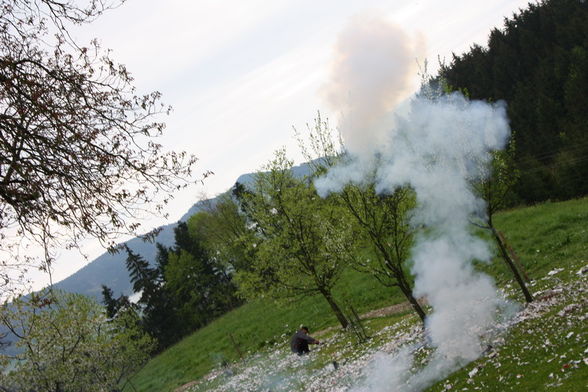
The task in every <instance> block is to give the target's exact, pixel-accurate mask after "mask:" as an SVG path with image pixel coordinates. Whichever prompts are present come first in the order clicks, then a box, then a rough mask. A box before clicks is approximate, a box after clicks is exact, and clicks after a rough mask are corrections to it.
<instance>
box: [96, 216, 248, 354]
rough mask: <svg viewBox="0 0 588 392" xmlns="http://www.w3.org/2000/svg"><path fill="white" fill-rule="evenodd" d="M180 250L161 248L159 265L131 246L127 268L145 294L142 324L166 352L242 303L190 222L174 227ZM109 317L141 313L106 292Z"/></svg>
mask: <svg viewBox="0 0 588 392" xmlns="http://www.w3.org/2000/svg"><path fill="white" fill-rule="evenodd" d="M174 234H175V246H174V247H173V248H172V249H168V248H166V247H165V246H163V245H161V244H157V245H156V246H157V255H156V265H155V267H151V266H150V265H149V263H148V262H147V261H146V260H145V259H143V257H141V256H140V255H138V254H137V253H135V252H133V251H132V250H131V249H130V248H128V247H125V248H124V249H125V251H126V253H127V260H126V266H127V269H128V271H129V275H130V279H131V283H132V285H133V290H134V291H135V292H136V293H141V297H140V298H139V300H138V305H139V307H140V309H141V314H142V320H141V324H142V326H143V328H144V329H145V331H146V332H148V333H149V334H150V335H151V336H153V337H155V338H156V339H157V341H158V343H159V349H160V350H161V349H164V348H166V347H168V346H170V345H171V344H173V343H175V342H176V341H177V340H179V339H180V338H182V337H183V336H185V335H186V334H188V333H191V332H193V331H194V330H196V329H198V328H201V327H203V326H204V325H206V324H208V323H209V322H210V321H212V320H213V319H214V318H216V317H218V316H220V315H222V314H224V313H225V312H227V311H228V310H230V309H232V308H234V307H235V306H237V305H239V304H240V303H241V302H240V301H239V300H238V299H237V298H236V296H235V294H234V293H235V291H236V288H235V286H234V284H233V283H232V280H231V276H230V275H229V274H227V273H226V270H225V269H224V268H223V267H222V266H221V265H219V264H218V263H217V262H216V261H215V260H214V259H213V258H211V257H210V256H209V254H208V253H209V252H208V251H207V250H206V249H205V248H204V246H203V245H202V241H201V240H200V239H199V238H198V237H197V236H195V235H194V234H193V233H191V232H190V230H189V228H188V225H187V224H186V223H184V222H180V223H178V226H177V227H176V228H175V229H174ZM102 294H103V297H104V303H105V305H106V307H107V312H108V315H109V317H113V316H114V315H116V314H117V312H118V311H119V310H120V309H122V308H125V309H131V310H133V311H136V310H137V309H136V306H134V305H132V304H131V303H130V302H129V300H128V298H127V297H124V296H121V297H119V298H118V299H115V298H114V297H113V293H112V290H111V289H109V288H108V287H106V286H103V288H102Z"/></svg>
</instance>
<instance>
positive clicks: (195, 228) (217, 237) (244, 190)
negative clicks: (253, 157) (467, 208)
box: [107, 116, 533, 331]
mask: <svg viewBox="0 0 588 392" xmlns="http://www.w3.org/2000/svg"><path fill="white" fill-rule="evenodd" d="M307 136H308V137H306V138H303V137H300V138H299V139H300V146H301V148H302V152H303V154H304V156H305V157H306V158H307V160H308V163H307V168H308V170H306V173H305V175H296V172H295V170H293V162H292V161H291V160H289V159H288V158H287V156H286V152H285V151H284V150H278V151H277V152H276V154H275V157H274V158H273V159H272V160H271V161H270V162H269V163H268V164H267V165H266V166H265V167H264V168H263V170H262V171H260V172H259V173H256V174H255V175H254V177H253V181H252V182H251V183H248V184H240V183H237V184H236V185H235V187H234V188H233V189H232V192H231V193H227V194H224V195H222V196H220V197H219V198H218V199H217V200H216V202H215V203H214V204H210V205H209V206H208V208H206V209H205V210H203V211H201V212H199V213H198V214H196V215H194V216H193V217H192V218H190V219H189V220H188V222H187V224H180V225H179V226H178V229H176V247H175V248H174V249H172V250H169V252H168V258H166V260H168V261H166V263H168V264H167V265H166V266H164V267H161V262H158V265H159V267H157V268H154V269H153V271H155V270H157V269H161V270H163V271H170V266H171V265H173V264H174V263H176V264H177V265H178V268H179V266H180V265H181V266H182V267H181V268H180V269H179V271H181V272H180V273H179V274H178V276H180V279H178V280H177V281H166V279H169V278H170V277H171V275H170V274H168V273H167V272H164V273H163V275H159V276H164V279H160V280H159V283H158V285H157V287H158V288H165V287H174V290H175V292H176V293H185V294H184V295H183V296H179V297H178V298H183V300H182V303H183V304H185V308H184V309H185V311H183V310H180V309H175V308H174V307H173V306H171V305H169V304H168V305H166V309H168V310H169V311H171V312H175V313H174V315H170V316H166V319H167V320H168V324H170V325H173V323H171V322H169V320H173V319H174V317H178V319H181V320H185V321H188V320H190V317H199V316H197V315H198V314H203V315H204V316H205V318H204V320H205V321H206V322H208V321H210V320H211V318H206V316H216V315H218V314H220V313H216V314H215V313H213V312H212V311H211V310H210V308H206V307H202V306H204V305H205V304H206V299H207V298H211V299H212V298H216V299H217V300H218V301H217V302H216V304H218V305H219V308H217V309H219V310H220V311H221V312H222V311H225V310H228V309H230V308H231V306H232V305H234V304H235V302H226V303H225V304H226V305H228V306H225V307H222V306H220V305H222V304H223V301H222V300H220V299H219V297H216V296H215V295H214V294H213V293H214V292H215V288H217V287H223V290H225V291H224V292H229V291H226V290H227V286H222V285H223V282H230V287H231V288H232V289H236V290H237V294H238V295H239V296H240V297H241V298H243V299H249V300H251V299H256V298H260V297H270V298H275V299H279V298H296V297H298V296H307V295H320V296H322V297H323V298H324V299H325V301H326V303H327V304H328V305H329V307H330V309H331V310H332V312H333V314H334V315H335V317H336V318H337V320H338V321H339V323H340V324H341V326H342V327H343V328H346V327H347V326H348V325H349V320H348V318H347V316H346V314H345V310H344V309H343V308H342V306H341V304H340V300H339V299H337V298H335V295H334V288H335V286H336V285H337V284H338V282H339V279H340V277H341V276H342V273H343V271H344V270H345V269H346V268H354V269H355V270H357V271H360V272H364V273H367V274H370V275H371V276H373V277H375V278H376V279H377V281H378V282H380V283H381V284H382V285H384V286H386V287H390V288H398V290H400V292H402V294H403V295H404V296H405V297H406V300H407V301H408V302H409V303H410V304H411V306H412V308H413V310H414V312H415V313H416V314H417V315H418V317H419V318H420V319H421V320H422V321H423V322H424V321H425V318H426V312H425V309H424V308H423V305H422V304H421V303H420V302H419V301H418V299H417V298H415V297H414V296H413V294H412V277H411V276H410V274H409V272H408V271H409V265H408V262H409V258H410V254H409V251H410V248H411V246H412V243H413V239H414V237H415V234H416V231H417V230H426V228H415V227H413V226H412V225H411V224H410V217H411V215H410V214H411V210H412V209H413V208H414V207H415V203H416V199H415V195H414V193H413V191H412V190H411V189H410V188H398V189H396V190H394V191H393V192H391V193H387V194H381V193H377V192H376V190H375V184H374V182H373V181H372V182H371V183H370V182H369V181H367V182H366V183H365V184H364V185H361V186H360V185H354V184H349V185H347V186H345V187H344V188H343V189H342V190H341V191H340V192H336V193H332V194H330V195H329V196H328V197H324V198H323V197H320V196H319V195H318V194H317V191H316V189H315V187H314V185H313V180H314V179H315V178H316V177H317V176H320V175H321V174H323V173H324V172H325V171H326V170H328V169H329V168H330V167H332V166H334V165H335V164H338V163H342V162H343V161H344V160H345V159H347V156H346V155H345V154H344V152H343V151H344V148H343V146H342V145H341V144H340V143H339V142H337V140H339V138H337V137H336V135H334V133H333V132H332V130H331V129H330V128H329V126H328V123H327V122H326V121H323V120H322V119H321V118H320V116H319V117H318V118H317V120H316V121H315V123H314V126H313V127H312V128H309V133H308V135H307ZM486 170H488V171H489V173H490V174H491V175H490V176H489V178H488V179H487V180H484V181H482V182H476V183H472V187H473V189H475V190H476V191H477V192H478V195H479V196H480V197H482V198H484V199H485V200H486V202H487V203H486V205H487V210H486V215H484V216H483V217H472V230H477V228H479V227H482V228H484V229H488V230H489V232H490V233H491V234H492V238H494V239H495V240H496V243H497V248H498V249H499V250H500V251H501V253H500V255H501V256H502V257H503V259H504V260H505V262H506V263H507V264H508V266H509V267H510V268H511V270H512V272H513V273H514V276H515V278H516V280H517V282H518V283H519V284H520V287H521V290H522V291H523V293H524V295H525V299H526V300H527V301H529V302H530V301H532V300H533V298H532V296H531V295H530V293H529V291H528V290H527V288H526V284H525V280H524V277H523V275H522V273H521V271H520V268H519V267H520V266H519V265H517V263H516V260H513V257H512V254H511V252H510V251H509V249H508V247H507V244H506V243H505V241H504V237H503V236H502V235H501V234H500V232H498V230H497V229H496V228H495V227H494V224H493V220H492V217H493V215H494V214H495V213H496V211H498V210H499V209H500V208H503V207H504V206H505V203H507V202H508V200H510V197H509V191H510V190H511V189H512V185H513V184H514V183H515V182H516V171H513V170H514V169H513V160H512V148H511V149H510V150H508V151H504V152H498V153H496V154H495V157H494V160H493V163H492V166H491V167H488V168H486ZM190 241H191V242H190ZM160 249H161V247H160ZM191 249H192V250H191ZM194 249H197V251H196V250H194ZM188 254H189V255H190V257H189V258H184V256H183V255H188ZM197 254H200V255H212V257H211V258H210V259H209V260H210V262H211V263H212V264H211V265H213V266H214V267H213V268H212V269H210V271H216V273H213V274H206V272H205V271H206V270H205V269H202V267H201V264H200V263H201V262H199V261H197V260H205V259H206V257H204V258H203V259H198V258H194V257H193V256H194V255H197ZM132 257H135V256H134V255H133V254H132V252H129V259H128V260H127V264H128V265H129V262H130V261H129V260H131V259H132ZM201 257H202V256H201ZM160 259H161V253H160V256H159V257H158V260H160ZM143 263H144V264H145V268H147V263H145V262H143ZM194 268H195V270H194V271H200V272H197V273H198V274H199V275H198V276H199V277H198V278H197V279H195V280H194V279H191V278H190V277H191V275H190V274H189V273H187V272H186V271H192V270H193V269H194ZM130 270H131V276H132V278H133V280H134V282H135V281H137V278H136V276H144V275H149V274H148V273H146V272H143V273H142V274H139V273H137V272H133V271H134V270H133V269H132V268H130ZM203 284H204V285H207V286H202V285H203ZM203 287H207V289H208V290H209V292H210V294H209V297H199V299H198V301H195V302H191V301H189V298H192V297H191V295H192V294H189V293H193V292H201V291H202V288H203ZM135 290H136V291H139V290H143V291H142V293H143V294H142V299H141V301H140V302H144V300H143V298H144V297H145V293H146V289H145V286H144V285H143V286H137V287H135ZM230 293H231V295H233V294H234V293H235V292H234V291H230ZM107 303H108V301H107ZM145 304H146V303H145ZM198 306H201V308H199V307H198ZM144 312H145V319H146V320H149V314H150V312H151V311H150V310H149V307H148V306H146V307H145V308H144ZM156 313H157V314H164V312H156ZM202 325H204V324H197V323H196V324H191V325H190V326H191V328H197V327H199V326H202ZM172 329H173V327H170V331H171V330H172Z"/></svg>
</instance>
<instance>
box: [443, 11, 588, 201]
mask: <svg viewBox="0 0 588 392" xmlns="http://www.w3.org/2000/svg"><path fill="white" fill-rule="evenodd" d="M440 77H441V78H443V79H445V81H446V82H447V83H448V85H449V86H450V87H451V88H453V89H460V90H462V91H464V92H465V93H466V94H467V95H469V96H470V98H472V99H482V100H489V101H498V100H504V101H506V103H507V105H508V116H509V118H510V120H511V127H512V130H513V133H514V140H515V159H516V162H517V166H518V169H519V170H520V179H519V181H518V184H517V185H516V194H517V196H518V198H519V200H520V201H524V202H528V203H532V202H537V201H541V200H546V199H566V198H570V197H577V196H580V195H585V194H586V193H587V192H588V141H586V135H587V134H588V110H587V109H586V108H587V107H588V2H586V1H583V0H546V1H543V2H540V3H538V4H529V6H528V7H527V8H526V9H525V10H522V11H520V13H518V14H515V15H513V16H512V17H511V18H509V19H506V20H505V24H504V27H503V28H496V29H494V30H492V32H491V33H490V36H489V39H488V45H487V47H484V46H480V45H477V44H476V45H473V46H472V47H471V49H470V50H469V51H468V52H466V53H464V54H462V55H454V57H453V59H452V60H451V62H450V63H448V64H445V65H443V66H442V68H441V71H440Z"/></svg>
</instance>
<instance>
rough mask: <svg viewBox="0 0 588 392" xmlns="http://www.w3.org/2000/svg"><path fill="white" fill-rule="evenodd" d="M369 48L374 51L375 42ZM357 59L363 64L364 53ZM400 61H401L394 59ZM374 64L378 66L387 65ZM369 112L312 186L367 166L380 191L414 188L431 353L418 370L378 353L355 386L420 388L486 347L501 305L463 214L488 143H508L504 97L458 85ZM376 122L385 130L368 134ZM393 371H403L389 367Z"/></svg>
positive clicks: (332, 183) (416, 256) (328, 187)
mask: <svg viewBox="0 0 588 392" xmlns="http://www.w3.org/2000/svg"><path fill="white" fill-rule="evenodd" d="M340 45H341V44H340ZM372 48H373V50H377V45H375V44H374V45H373V46H372ZM348 56H349V58H350V59H349V60H348V61H349V62H350V63H354V62H355V61H354V60H353V58H354V57H355V56H360V57H361V56H365V51H364V50H363V49H362V50H358V51H356V52H353V53H348ZM376 57H377V56H376ZM358 62H360V61H359V60H358ZM361 62H363V63H366V64H369V61H367V60H365V59H363V60H361ZM398 63H402V61H401V60H396V61H395V63H394V64H398ZM377 68H378V70H377V71H376V72H374V74H375V75H378V74H379V72H380V71H379V70H380V69H382V68H385V67H381V66H380V65H378V67H377ZM363 72H367V73H369V69H363ZM349 79H351V80H354V79H353V78H352V77H349ZM390 88H394V86H393V84H390V83H387V82H383V83H377V81H375V80H372V79H369V80H368V82H367V84H366V85H365V86H363V88H362V89H359V90H361V91H362V95H364V96H366V97H368V96H369V95H370V94H373V95H374V96H375V97H376V101H377V102H379V101H380V99H379V98H378V97H384V96H386V92H385V91H382V90H387V89H390ZM340 90H341V91H345V89H344V88H343V87H341V88H340ZM368 101H369V99H368ZM367 112H368V111H367V110H366V113H367ZM369 113H370V115H369V116H365V117H363V116H362V117H360V119H361V120H364V119H367V121H368V123H367V128H368V131H367V132H366V130H365V129H364V127H363V124H361V122H359V121H355V122H353V123H352V124H351V125H350V124H349V123H348V122H347V121H346V120H344V121H343V123H341V124H340V126H341V127H342V130H343V129H345V130H346V132H348V135H347V136H346V139H345V140H346V141H347V140H349V141H352V140H358V139H361V140H362V142H361V143H362V144H361V148H360V149H349V150H348V152H349V153H350V156H351V158H350V162H349V163H347V164H346V165H343V166H340V167H335V168H333V169H331V170H330V171H329V172H328V173H327V174H326V175H325V176H324V177H322V178H319V179H318V180H316V182H315V185H316V187H317V189H318V191H319V192H320V193H321V194H322V195H324V194H327V193H329V192H336V191H338V190H339V189H341V187H343V186H344V185H345V184H346V183H349V182H351V183H357V184H362V183H363V182H364V181H366V180H365V179H364V178H365V177H364V176H365V175H366V174H367V173H375V174H376V188H377V190H378V192H382V193H386V192H392V191H393V190H394V189H395V188H397V187H399V186H407V185H408V186H410V187H411V188H412V189H414V190H415V193H416V197H417V210H416V211H415V215H414V221H413V224H415V225H418V226H425V227H426V228H427V229H426V234H423V235H421V236H420V237H419V238H417V239H416V245H415V247H414V248H413V250H412V261H413V268H412V272H413V274H414V275H415V287H414V291H415V293H414V294H415V295H416V296H418V297H421V296H424V297H426V298H427V300H428V302H429V304H430V305H431V306H432V313H431V314H430V315H429V316H428V318H427V321H426V334H427V336H428V339H429V344H430V345H431V346H432V347H434V348H435V352H434V353H433V355H432V357H431V359H430V361H429V362H428V364H427V365H426V366H425V367H424V368H423V369H420V370H416V371H414V372H412V373H411V372H409V371H408V370H407V365H406V364H407V363H409V364H410V363H411V360H410V358H407V353H406V352H402V353H401V354H400V357H397V358H389V359H388V360H387V361H386V360H382V358H380V359H379V360H378V361H377V364H376V365H375V366H376V368H379V369H380V370H379V371H377V372H376V373H375V374H374V373H373V370H372V374H371V375H370V377H368V378H367V380H368V383H369V384H366V385H364V386H363V387H361V388H359V389H357V391H361V392H364V391H370V392H376V391H378V392H379V391H382V392H383V391H420V390H422V389H424V388H426V387H427V386H429V385H431V384H432V383H433V382H435V381H436V380H438V379H440V378H443V377H445V376H447V375H448V374H449V373H451V372H453V371H454V370H456V369H458V368H459V367H461V366H463V365H465V364H466V363H468V362H470V361H472V360H474V359H476V358H478V357H479V356H480V355H481V354H482V352H483V350H484V346H483V340H482V338H483V336H484V334H486V333H487V332H488V331H489V330H490V329H491V327H492V326H493V324H494V323H495V320H496V317H497V314H498V311H499V310H500V308H501V307H502V306H503V305H505V303H504V301H503V300H502V299H501V298H500V296H499V295H498V293H497V290H496V288H495V286H494V283H493V281H492V279H490V278H489V277H488V276H486V275H483V274H481V273H479V272H477V271H475V269H474V268H473V266H472V262H473V261H474V260H479V261H489V260H490V259H491V256H492V252H491V248H490V247H489V245H488V244H487V243H486V242H485V241H483V240H481V239H480V238H478V237H477V236H475V235H473V234H472V230H471V224H470V222H469V219H470V218H471V217H472V216H473V215H476V214H480V213H483V211H484V202H483V201H482V200H480V199H478V198H477V197H476V196H475V195H474V193H473V192H472V190H471V188H470V185H469V184H470V182H469V180H472V179H480V178H483V177H484V176H485V175H486V174H487V170H486V164H487V163H489V161H490V159H491V152H492V151H494V150H499V149H502V148H503V147H504V146H505V144H506V142H507V139H508V137H509V133H510V128H509V125H508V119H507V116H506V110H505V107H504V105H503V104H495V105H490V104H487V103H483V102H470V101H468V100H467V99H465V98H464V97H463V96H462V95H461V94H459V93H454V94H450V95H445V96H441V95H439V96H438V97H436V98H434V99H431V98H425V97H415V98H414V99H413V100H412V101H411V104H410V109H409V110H408V112H407V113H404V114H403V115H401V114H398V113H396V114H395V115H394V116H393V121H391V120H390V118H391V117H392V116H391V115H390V113H388V112H385V111H384V109H383V106H381V105H380V106H379V107H377V108H376V109H374V111H373V112H369ZM356 118H357V117H356ZM374 129H380V130H381V129H384V130H386V132H384V133H379V132H376V133H374V132H372V131H371V130H374ZM350 135H351V136H350ZM353 135H354V136H353ZM383 135H384V136H383ZM367 151H371V152H372V153H373V154H377V160H376V158H375V157H374V158H373V159H371V160H370V159H367V158H366V156H367ZM358 154H359V155H358ZM376 162H377V164H375V163H376ZM371 178H372V179H373V177H371ZM408 357H410V356H408ZM386 364H387V365H386ZM382 367H387V370H382ZM398 372H400V373H402V374H396V375H391V374H387V373H398ZM386 379H389V380H394V382H387V381H386ZM380 381H382V382H380Z"/></svg>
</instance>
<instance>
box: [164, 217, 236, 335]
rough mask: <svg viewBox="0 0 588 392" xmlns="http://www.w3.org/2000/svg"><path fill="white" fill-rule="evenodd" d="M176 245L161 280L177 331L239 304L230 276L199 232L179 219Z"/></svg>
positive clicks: (198, 323) (193, 328) (207, 321)
mask: <svg viewBox="0 0 588 392" xmlns="http://www.w3.org/2000/svg"><path fill="white" fill-rule="evenodd" d="M175 234H176V246H175V247H174V249H172V250H171V251H170V252H169V260H168V262H167V265H166V268H165V273H164V281H165V289H166V291H167V293H168V294H169V296H170V298H171V299H172V301H173V304H174V308H175V313H176V314H175V317H177V318H178V319H179V320H181V324H182V325H180V326H178V327H177V328H178V329H179V330H180V331H184V332H186V333H187V332H191V331H193V330H195V329H197V328H201V327H203V326H205V325H206V324H208V323H209V322H210V321H212V320H214V319H215V318H216V317H218V316H220V315H222V314H224V313H226V312H227V311H228V310H230V309H233V308H235V307H236V306H238V305H240V304H241V301H240V300H239V299H238V298H237V297H236V295H235V292H236V287H235V285H234V283H233V281H232V276H231V275H230V274H229V273H227V270H226V268H225V266H224V265H222V264H220V263H218V261H217V260H215V259H214V258H213V257H211V255H210V251H209V250H208V249H206V248H205V247H204V246H203V243H202V239H201V238H200V237H199V236H198V233H194V232H192V231H191V230H190V228H189V226H188V224H186V223H184V222H180V223H179V224H178V226H177V227H176V228H175Z"/></svg>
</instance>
